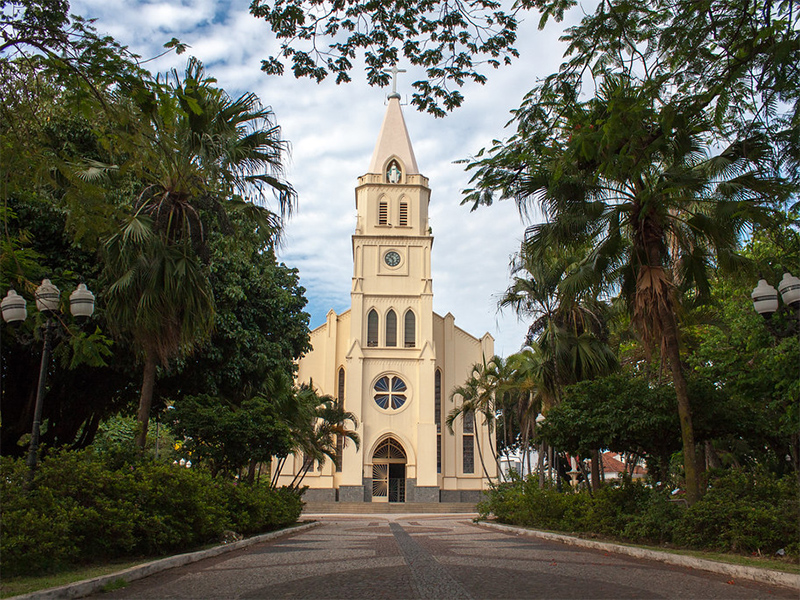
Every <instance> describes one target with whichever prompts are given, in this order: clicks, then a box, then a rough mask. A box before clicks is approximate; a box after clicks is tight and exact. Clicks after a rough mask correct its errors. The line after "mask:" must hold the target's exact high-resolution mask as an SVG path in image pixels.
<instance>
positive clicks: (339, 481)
mask: <svg viewBox="0 0 800 600" xmlns="http://www.w3.org/2000/svg"><path fill="white" fill-rule="evenodd" d="M430 196H431V190H430V188H429V187H428V179H427V178H426V177H425V176H424V175H422V174H421V173H420V171H419V168H418V166H417V161H416V158H415V157H414V150H413V148H412V146H411V140H410V139H409V135H408V131H407V129H406V125H405V121H404V119H403V113H402V110H401V107H400V95H399V94H397V93H396V92H393V93H392V94H391V95H390V96H389V100H388V107H387V110H386V115H385V117H384V121H383V126H382V127H381V131H380V134H379V135H378V141H377V143H376V145H375V151H374V153H373V155H372V160H371V162H370V164H369V169H368V170H367V172H366V174H364V175H362V176H361V177H359V178H358V185H357V186H356V189H355V201H356V211H357V220H356V224H355V234H354V235H353V237H352V243H353V279H352V288H351V306H350V309H349V310H347V311H344V312H343V313H341V314H336V313H335V312H334V311H333V310H331V311H330V312H329V313H328V315H327V320H326V322H325V323H324V324H323V325H321V326H319V327H317V328H316V329H315V330H313V331H312V332H311V344H312V346H313V349H312V350H311V351H309V352H308V353H307V354H306V355H305V356H304V357H303V358H302V359H301V360H300V363H299V369H298V374H297V380H298V383H309V382H312V383H313V385H314V387H315V389H316V390H317V392H318V393H320V394H326V395H330V396H332V397H334V398H336V399H337V400H338V401H339V402H341V403H342V404H343V406H344V408H345V410H347V411H350V412H352V413H354V414H355V415H356V416H357V417H358V428H357V431H358V434H359V436H360V438H361V446H360V448H359V449H356V447H355V445H354V444H353V443H352V442H348V443H347V444H346V445H345V446H344V448H342V449H341V452H340V459H339V461H338V464H336V463H334V462H333V461H330V460H329V461H326V462H325V463H323V465H322V466H320V467H319V468H317V467H318V466H317V465H315V468H313V469H311V470H310V471H309V473H308V474H307V475H306V477H305V479H304V481H303V485H307V486H309V489H308V491H307V492H306V495H305V499H306V500H307V501H310V502H322V501H340V502H409V503H411V502H473V501H477V500H478V499H480V491H481V490H482V489H485V488H486V487H487V480H486V478H485V477H484V474H483V468H482V466H481V463H480V458H479V455H478V449H479V448H480V449H483V451H484V458H485V466H486V470H487V471H488V473H489V475H490V476H491V477H494V476H495V475H496V465H495V462H494V460H493V459H492V458H491V457H490V456H489V455H488V449H489V448H490V447H492V446H493V444H492V445H490V444H489V432H488V431H487V429H486V427H485V425H484V424H483V423H481V421H482V419H474V420H469V419H468V420H466V422H465V421H464V420H462V419H461V418H459V419H457V420H456V422H455V423H454V426H453V431H452V432H451V431H450V430H449V429H448V427H447V425H446V422H445V421H446V419H447V415H448V413H449V412H450V410H451V409H452V408H453V407H454V406H455V404H456V402H458V398H457V399H456V402H453V401H451V400H450V394H451V390H453V389H454V388H455V387H456V386H459V385H461V384H463V383H464V382H465V381H466V379H467V378H468V377H469V375H470V371H471V367H472V365H474V364H476V363H480V362H481V361H482V360H483V358H484V357H486V358H487V359H488V358H489V357H491V356H492V355H493V354H494V340H493V338H492V336H491V335H489V334H488V333H486V334H484V335H483V337H481V338H476V337H474V336H472V335H470V334H469V333H467V332H466V331H464V330H463V329H460V328H459V327H456V325H455V322H454V321H455V319H454V317H453V315H452V314H450V313H449V312H448V313H447V314H446V315H445V316H440V315H438V314H436V313H435V312H433V281H432V279H431V252H432V249H433V236H432V235H431V227H430V225H429V222H428V205H429V202H430ZM476 437H477V438H479V439H476ZM301 468H302V457H300V456H295V457H290V459H289V461H288V463H287V465H286V466H285V468H284V471H283V474H282V476H281V479H280V483H282V484H283V483H285V484H288V483H289V482H290V481H291V480H292V478H293V476H294V473H296V472H297V471H298V470H300V469H301Z"/></svg>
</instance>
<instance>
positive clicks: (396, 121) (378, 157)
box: [368, 93, 419, 175]
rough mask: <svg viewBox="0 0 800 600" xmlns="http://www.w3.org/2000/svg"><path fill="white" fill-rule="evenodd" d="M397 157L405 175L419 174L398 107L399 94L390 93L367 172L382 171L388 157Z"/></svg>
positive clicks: (404, 123) (401, 113) (409, 139)
mask: <svg viewBox="0 0 800 600" xmlns="http://www.w3.org/2000/svg"><path fill="white" fill-rule="evenodd" d="M392 157H394V158H397V159H399V160H400V162H402V163H403V166H404V167H405V170H406V174H407V175H419V168H418V167H417V159H416V158H415V157H414V149H413V148H412V147H411V138H409V137H408V130H407V129H406V122H405V120H404V119H403V111H402V110H401V108H400V94H397V93H392V94H391V95H390V96H389V106H388V107H387V108H386V115H385V116H384V117H383V125H382V126H381V132H380V133H379V134H378V141H377V143H376V144H375V151H374V152H373V153H372V160H371V161H370V163H369V171H368V173H383V170H384V169H385V168H386V164H387V162H388V161H389V159H390V158H392Z"/></svg>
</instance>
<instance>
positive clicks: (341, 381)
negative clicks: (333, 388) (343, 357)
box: [336, 367, 344, 407]
mask: <svg viewBox="0 0 800 600" xmlns="http://www.w3.org/2000/svg"><path fill="white" fill-rule="evenodd" d="M336 399H337V400H338V401H339V406H342V407H343V406H344V367H339V382H338V387H337V394H336Z"/></svg>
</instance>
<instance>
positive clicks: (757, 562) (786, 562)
mask: <svg viewBox="0 0 800 600" xmlns="http://www.w3.org/2000/svg"><path fill="white" fill-rule="evenodd" d="M494 522H496V523H499V521H494ZM513 526H514V527H520V528H522V529H532V530H536V531H546V532H547V533H556V534H558V535H567V536H570V537H577V538H581V539H587V540H588V539H591V540H595V541H598V542H607V543H609V544H617V545H619V546H628V547H631V548H642V549H643V550H654V551H655V552H666V553H669V554H680V555H683V556H692V557H694V558H703V559H706V560H714V561H717V562H723V563H728V564H732V565H741V566H745V567H757V568H759V569H772V570H773V571H782V572H784V573H792V574H795V575H800V562H798V561H797V560H796V559H792V558H790V557H786V558H782V559H781V558H774V557H768V556H745V555H743V554H731V553H727V552H710V551H705V550H687V549H683V548H666V547H664V546H646V545H643V544H630V543H626V542H623V541H620V540H618V539H614V538H610V537H606V536H599V535H593V534H586V533H584V534H580V535H578V534H575V533H570V532H566V531H554V530H551V529H542V528H538V527H525V526H523V525H513Z"/></svg>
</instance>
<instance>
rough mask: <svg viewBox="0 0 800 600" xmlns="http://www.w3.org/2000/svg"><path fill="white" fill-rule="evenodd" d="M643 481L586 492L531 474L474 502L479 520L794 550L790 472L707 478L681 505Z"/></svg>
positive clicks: (797, 541)
mask: <svg viewBox="0 0 800 600" xmlns="http://www.w3.org/2000/svg"><path fill="white" fill-rule="evenodd" d="M670 500H671V495H670V494H669V493H668V492H667V491H665V490H658V489H654V488H652V487H649V486H647V485H645V484H644V483H642V482H638V481H633V482H632V481H630V480H625V481H623V482H622V483H619V484H610V485H606V486H604V487H602V488H601V489H600V490H599V491H598V492H595V493H594V496H591V495H590V494H589V493H588V491H586V490H581V491H578V492H573V491H570V490H567V491H565V492H559V491H557V490H555V489H553V488H551V487H545V488H544V489H540V488H539V485H538V481H537V480H536V478H533V477H529V478H527V479H525V480H521V479H517V480H515V481H511V482H506V483H500V484H498V485H496V486H494V487H493V488H492V489H491V490H490V491H489V492H488V494H487V498H486V500H484V501H483V502H481V503H480V504H479V505H478V510H479V511H480V513H481V517H482V518H487V517H488V516H489V515H494V517H495V518H496V519H497V520H498V521H500V522H502V523H509V524H514V525H522V526H526V527H536V528H540V529H549V530H556V531H565V532H575V533H594V534H598V535H603V536H607V537H613V538H616V539H620V540H623V541H629V542H637V543H646V544H659V545H660V544H668V545H672V546H676V547H684V548H691V549H699V550H713V551H719V552H735V553H745V554H750V553H761V554H774V553H775V552H777V551H778V550H781V549H782V550H784V552H785V553H786V554H787V555H789V556H792V557H797V556H798V554H800V548H799V547H798V546H799V545H800V531H799V530H798V527H800V525H798V524H800V494H798V482H797V478H796V477H793V476H786V477H783V478H782V479H778V478H776V477H775V476H773V475H771V474H769V473H766V472H758V471H756V472H746V471H740V470H735V471H727V472H723V473H720V474H717V475H716V476H713V477H711V478H710V481H709V487H708V489H707V491H706V493H705V494H704V496H703V497H702V499H700V500H699V501H698V502H697V503H695V504H694V505H693V506H691V507H688V508H687V507H686V506H685V505H684V504H682V503H678V502H672V501H670Z"/></svg>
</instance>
